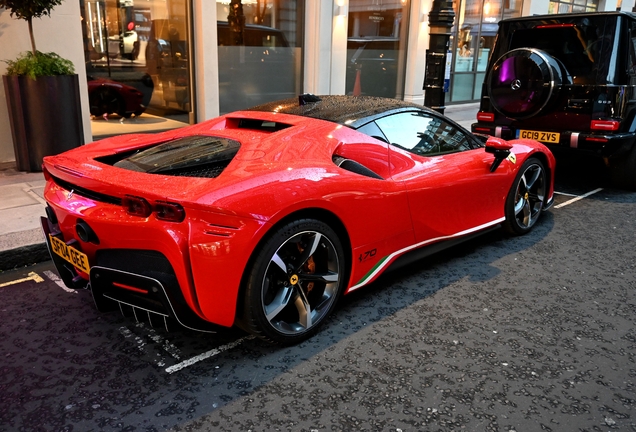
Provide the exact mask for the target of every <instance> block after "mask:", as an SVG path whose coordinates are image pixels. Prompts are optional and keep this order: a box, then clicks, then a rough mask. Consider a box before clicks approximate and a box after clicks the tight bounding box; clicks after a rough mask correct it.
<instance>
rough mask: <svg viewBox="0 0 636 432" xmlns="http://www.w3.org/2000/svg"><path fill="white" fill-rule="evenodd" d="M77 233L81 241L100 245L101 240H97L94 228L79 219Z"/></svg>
mask: <svg viewBox="0 0 636 432" xmlns="http://www.w3.org/2000/svg"><path fill="white" fill-rule="evenodd" d="M75 232H76V233H77V236H78V237H79V239H80V240H81V241H83V242H84V243H94V244H99V239H98V238H97V234H95V231H93V228H91V227H90V226H89V225H88V224H87V223H86V222H84V221H83V220H81V219H78V220H77V223H76V224H75Z"/></svg>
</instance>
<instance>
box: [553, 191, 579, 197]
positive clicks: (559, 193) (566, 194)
mask: <svg viewBox="0 0 636 432" xmlns="http://www.w3.org/2000/svg"><path fill="white" fill-rule="evenodd" d="M554 193H555V194H557V195H565V196H571V197H577V196H578V195H576V194H571V193H566V192H557V191H554Z"/></svg>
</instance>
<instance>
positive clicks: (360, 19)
mask: <svg viewBox="0 0 636 432" xmlns="http://www.w3.org/2000/svg"><path fill="white" fill-rule="evenodd" d="M409 9H410V1H409V0H401V1H393V2H377V1H369V0H349V25H348V39H347V76H346V93H347V94H355V95H369V96H381V97H389V98H397V99H403V98H404V67H405V53H406V38H407V33H408V22H409V15H408V11H409Z"/></svg>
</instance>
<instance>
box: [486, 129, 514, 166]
mask: <svg viewBox="0 0 636 432" xmlns="http://www.w3.org/2000/svg"><path fill="white" fill-rule="evenodd" d="M511 148H512V144H510V143H509V142H508V141H506V140H504V139H501V138H496V137H490V138H488V141H486V153H492V154H493V155H495V160H494V161H493V162H492V165H490V172H495V170H496V169H497V167H499V165H500V164H501V162H502V161H503V160H504V159H505V158H507V157H508V155H509V154H510V149H511Z"/></svg>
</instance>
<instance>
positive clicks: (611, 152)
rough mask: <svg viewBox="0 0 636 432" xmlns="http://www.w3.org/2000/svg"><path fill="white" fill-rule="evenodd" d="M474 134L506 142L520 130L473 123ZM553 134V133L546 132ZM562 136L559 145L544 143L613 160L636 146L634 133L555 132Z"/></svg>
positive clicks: (560, 148)
mask: <svg viewBox="0 0 636 432" xmlns="http://www.w3.org/2000/svg"><path fill="white" fill-rule="evenodd" d="M471 130H472V132H473V133H480V134H486V135H492V136H496V137H499V138H503V139H506V140H511V139H516V137H517V133H518V128H514V127H511V126H496V125H494V124H491V123H473V124H472V125H471ZM546 132H551V131H546ZM554 132H558V133H559V134H560V139H559V143H558V144H556V143H543V144H545V145H546V146H548V147H549V148H550V149H551V150H569V151H577V152H582V153H589V154H593V155H596V156H601V157H607V158H612V157H616V156H620V155H621V154H624V152H626V151H628V150H629V149H630V148H631V147H632V146H633V145H634V139H635V138H636V136H635V134H633V133H620V134H618V133H617V134H591V133H582V132H573V131H554Z"/></svg>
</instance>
